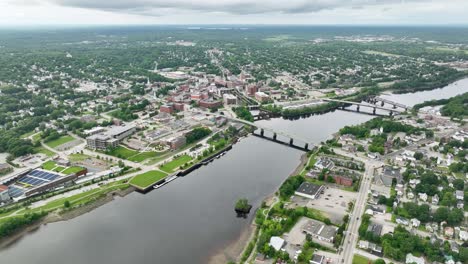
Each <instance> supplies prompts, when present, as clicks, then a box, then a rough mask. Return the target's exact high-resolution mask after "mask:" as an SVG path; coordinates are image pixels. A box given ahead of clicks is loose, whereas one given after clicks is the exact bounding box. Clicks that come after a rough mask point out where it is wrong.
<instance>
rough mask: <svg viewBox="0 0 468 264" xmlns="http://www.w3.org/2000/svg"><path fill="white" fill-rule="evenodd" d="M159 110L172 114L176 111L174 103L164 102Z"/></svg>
mask: <svg viewBox="0 0 468 264" xmlns="http://www.w3.org/2000/svg"><path fill="white" fill-rule="evenodd" d="M159 112H162V113H168V114H172V113H173V112H174V105H173V104H164V105H161V106H160V107H159Z"/></svg>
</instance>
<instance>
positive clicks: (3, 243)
mask: <svg viewBox="0 0 468 264" xmlns="http://www.w3.org/2000/svg"><path fill="white" fill-rule="evenodd" d="M133 191H135V188H133V187H129V188H127V189H125V190H116V191H112V192H109V193H107V194H106V195H105V196H104V197H102V198H99V199H97V200H96V201H93V202H91V203H89V204H86V205H83V206H79V207H75V208H71V209H68V210H65V211H60V212H59V211H58V210H62V209H58V210H55V211H52V212H49V213H48V214H47V215H46V216H45V217H43V218H42V219H40V220H39V221H37V222H36V223H34V224H32V225H28V226H25V227H23V228H21V229H20V230H18V231H17V232H15V233H13V234H12V235H10V236H7V237H4V238H1V239H0V250H3V249H6V248H8V247H10V246H12V245H14V244H15V243H17V242H19V241H20V240H21V238H23V237H24V236H26V235H28V234H30V233H33V232H35V231H37V230H39V229H40V228H41V226H45V225H47V224H52V223H56V222H62V221H68V220H71V219H74V218H77V217H79V216H82V215H84V214H86V213H89V212H91V211H93V210H95V209H97V208H99V207H101V206H103V205H105V204H107V203H110V202H112V201H114V200H115V198H116V196H117V197H121V198H123V197H125V196H127V195H128V194H130V193H132V192H133Z"/></svg>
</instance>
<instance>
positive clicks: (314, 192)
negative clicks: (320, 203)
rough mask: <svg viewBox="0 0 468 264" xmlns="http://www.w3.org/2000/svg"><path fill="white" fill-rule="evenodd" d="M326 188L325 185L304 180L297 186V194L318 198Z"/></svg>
mask: <svg viewBox="0 0 468 264" xmlns="http://www.w3.org/2000/svg"><path fill="white" fill-rule="evenodd" d="M324 189H325V187H324V186H323V185H316V184H313V183H310V182H303V183H302V184H301V185H300V186H299V188H297V190H296V192H295V194H296V195H299V196H302V197H305V198H309V199H317V198H319V197H320V194H321V193H322V191H323V190H324Z"/></svg>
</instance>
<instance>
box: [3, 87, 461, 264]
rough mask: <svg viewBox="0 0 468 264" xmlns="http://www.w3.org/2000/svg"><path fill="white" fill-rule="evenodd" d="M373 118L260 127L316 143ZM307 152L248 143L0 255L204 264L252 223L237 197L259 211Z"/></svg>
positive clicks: (341, 116) (81, 262)
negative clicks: (238, 209) (238, 210)
mask: <svg viewBox="0 0 468 264" xmlns="http://www.w3.org/2000/svg"><path fill="white" fill-rule="evenodd" d="M458 83H459V84H457V85H449V86H447V87H445V88H443V89H439V90H434V91H430V92H420V93H416V94H412V95H390V96H386V98H389V99H391V100H394V99H398V100H400V101H401V102H402V103H406V104H408V105H413V104H415V103H420V102H422V101H424V100H429V99H440V98H443V97H444V96H448V97H450V96H453V95H456V94H458V93H461V92H460V91H461V90H464V91H467V90H468V79H464V80H462V81H459V82H458ZM461 87H462V88H461ZM423 95H424V96H423ZM421 100H422V101H421ZM371 118H372V116H370V115H362V114H358V113H353V112H346V111H335V112H330V113H327V114H324V115H315V116H311V117H309V118H305V119H298V120H294V121H289V120H284V119H272V120H264V121H260V122H261V123H262V124H264V125H268V126H271V127H273V128H276V129H278V130H282V131H285V132H288V133H291V134H294V135H297V136H300V137H302V138H305V139H307V140H310V141H309V142H311V143H314V144H318V143H320V142H321V141H324V140H326V139H328V138H330V137H331V135H332V134H333V133H335V132H337V131H338V129H339V128H341V127H343V126H345V125H353V124H359V123H362V122H365V121H367V120H369V119H371ZM302 153H303V152H300V151H298V150H294V149H291V148H288V147H287V146H284V145H279V144H275V143H272V142H271V141H267V140H264V139H261V138H257V137H248V138H245V139H243V140H241V141H240V142H239V143H238V144H236V145H234V147H233V149H232V150H231V151H229V152H228V153H227V154H226V155H225V156H223V157H222V158H220V159H217V160H215V161H214V162H213V163H211V164H210V165H208V166H204V167H202V168H200V169H199V170H196V171H194V172H193V173H191V174H189V175H187V176H185V177H183V178H179V179H177V180H175V181H173V182H171V183H170V184H168V185H166V186H164V187H163V188H160V189H157V190H155V191H152V192H150V193H148V194H146V195H142V194H140V193H132V194H130V195H128V196H126V197H125V198H117V199H116V200H115V201H112V202H110V203H108V204H106V205H104V206H102V207H99V208H97V209H96V210H93V211H92V212H89V213H87V214H85V215H82V216H80V217H78V218H75V219H72V220H69V221H66V222H58V223H53V224H48V225H46V226H42V227H41V228H40V229H39V230H37V231H35V232H33V233H29V234H27V235H25V236H24V237H23V238H21V239H20V240H19V241H17V242H16V243H14V244H13V245H11V246H10V247H8V248H6V249H3V250H2V251H1V252H0V258H1V259H2V263H9V264H25V263H34V264H63V263H67V264H85V263H89V264H91V263H99V264H128V263H136V264H150V263H152V264H153V263H164V264H165V263H195V264H197V263H206V262H207V261H208V259H209V257H210V256H211V255H213V254H215V253H216V252H217V250H219V249H222V248H224V247H226V246H227V245H229V244H230V243H231V242H232V241H235V240H236V239H237V238H238V237H239V236H240V234H241V233H242V231H243V230H245V229H246V228H247V227H248V225H249V224H250V222H251V220H252V217H253V214H250V216H249V217H248V218H247V219H243V218H236V216H235V213H234V210H233V207H234V204H235V202H236V200H237V199H238V198H241V197H245V198H248V199H249V201H250V202H251V203H252V204H253V206H254V208H257V207H258V206H259V205H260V203H261V201H262V200H263V199H264V198H265V197H266V196H268V195H269V194H271V193H273V192H275V191H276V190H277V189H278V187H279V186H280V185H281V183H282V182H283V181H284V180H285V179H286V177H287V176H288V175H289V174H290V173H291V172H292V171H293V170H294V169H295V167H296V166H297V165H298V164H299V158H300V155H301V154H302Z"/></svg>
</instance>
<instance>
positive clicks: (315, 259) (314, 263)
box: [309, 254, 326, 264]
mask: <svg viewBox="0 0 468 264" xmlns="http://www.w3.org/2000/svg"><path fill="white" fill-rule="evenodd" d="M309 263H310V264H324V263H326V261H325V256H322V255H319V254H314V255H313V256H312V259H311V260H310V261H309Z"/></svg>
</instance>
